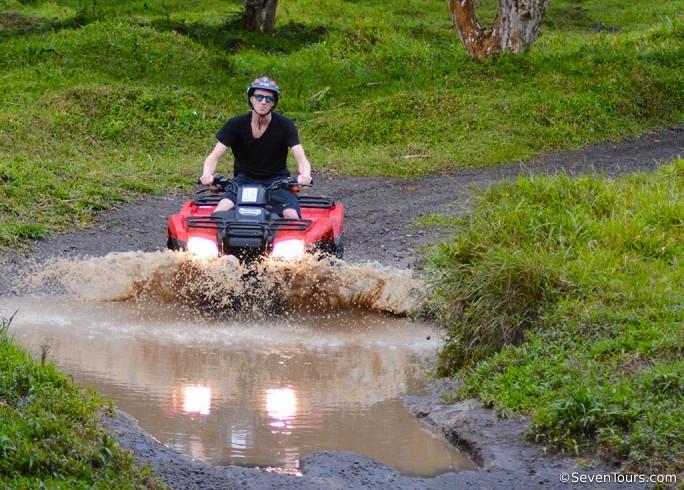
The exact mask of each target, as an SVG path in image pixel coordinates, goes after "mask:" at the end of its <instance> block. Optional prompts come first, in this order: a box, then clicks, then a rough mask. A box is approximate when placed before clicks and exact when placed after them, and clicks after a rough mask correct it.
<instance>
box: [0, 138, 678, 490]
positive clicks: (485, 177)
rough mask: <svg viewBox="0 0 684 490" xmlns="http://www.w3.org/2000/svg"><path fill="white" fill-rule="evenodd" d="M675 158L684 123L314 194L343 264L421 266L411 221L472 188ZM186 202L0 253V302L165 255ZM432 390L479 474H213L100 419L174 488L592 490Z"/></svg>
mask: <svg viewBox="0 0 684 490" xmlns="http://www.w3.org/2000/svg"><path fill="white" fill-rule="evenodd" d="M678 156H684V128H677V129H670V130H663V131H659V132H654V133H649V134H646V135H644V136H642V137H640V138H636V139H631V140H626V141H622V142H619V143H612V142H606V143H601V144H596V145H592V146H590V147H587V148H585V149H583V150H579V151H574V152H559V153H553V154H549V155H546V156H544V157H542V158H539V159H536V160H533V161H529V162H524V163H519V164H509V165H505V166H501V167H497V168H486V169H476V170H467V171H462V172H459V173H455V174H445V175H432V176H428V177H422V178H415V179H410V180H407V179H399V178H386V177H336V176H331V175H318V176H317V182H316V187H315V188H314V189H313V190H312V191H311V193H312V194H314V193H315V194H325V195H331V196H334V197H335V199H337V200H338V201H340V202H343V203H344V204H345V206H346V207H347V225H346V230H345V237H346V259H347V260H349V261H351V262H361V261H369V260H370V261H378V262H380V263H381V264H384V265H392V266H396V267H400V268H406V267H410V268H414V269H420V266H421V264H420V261H421V253H420V250H421V247H423V246H425V245H428V244H431V243H435V242H436V241H438V240H440V239H443V238H444V236H442V235H440V233H439V232H435V231H431V230H424V229H421V230H417V229H415V228H411V227H410V223H411V222H412V220H413V219H414V218H416V217H418V216H422V215H426V214H431V213H445V214H460V213H463V212H464V211H465V210H466V209H467V208H468V205H469V201H468V188H469V187H472V186H483V185H489V184H491V183H493V182H496V181H499V180H502V179H510V178H513V177H515V176H517V175H524V174H553V173H557V172H565V173H567V174H571V175H576V174H583V173H591V172H593V173H601V174H605V175H608V176H615V175H619V174H623V173H629V172H635V171H650V170H653V169H655V168H656V167H658V166H659V165H661V164H663V163H667V162H669V161H671V160H673V159H674V158H676V157H678ZM184 199H185V197H184V196H167V197H145V198H140V199H139V200H137V201H136V202H133V203H130V204H127V205H125V206H122V207H121V208H119V209H117V210H115V211H112V212H109V213H107V214H105V215H103V216H102V217H101V218H100V219H99V220H98V221H97V223H96V224H95V225H94V226H93V227H91V228H89V229H87V230H83V231H79V232H75V233H69V234H63V235H57V236H52V237H49V238H47V239H45V240H42V241H40V242H38V243H36V244H35V245H34V246H33V247H32V248H31V249H30V250H29V251H28V252H27V253H25V254H24V255H22V256H17V255H10V254H5V255H3V256H0V266H1V267H3V270H4V271H5V279H6V280H5V282H3V284H2V285H0V295H11V294H14V293H16V291H14V290H13V287H12V285H11V281H8V280H7V279H8V278H11V277H13V276H16V275H17V274H18V272H19V271H20V270H22V269H23V268H24V267H25V265H26V264H27V262H28V261H29V260H30V261H36V260H37V261H41V260H46V259H50V258H54V257H57V256H63V257H64V256H66V257H76V256H101V255H105V254H107V253H109V252H115V251H130V250H142V251H154V250H160V249H163V248H164V247H165V241H166V221H165V220H166V217H167V216H168V215H169V214H171V213H173V212H175V211H176V210H177V209H178V207H179V205H180V203H181V202H182V201H183V200H184ZM434 389H435V391H434V393H433V394H432V395H431V396H427V397H411V398H410V399H407V400H406V403H407V405H408V406H409V407H410V408H411V410H413V412H414V413H415V414H416V415H417V416H418V417H420V418H421V419H423V420H424V421H425V422H426V424H427V425H428V426H430V427H431V428H432V429H433V430H435V431H436V432H439V433H442V434H443V435H444V436H445V437H446V438H447V439H449V440H450V441H451V442H452V443H454V444H456V445H458V446H459V447H461V448H462V449H465V450H466V451H469V452H470V453H471V454H472V455H473V457H474V459H475V461H476V462H477V463H478V464H480V465H481V467H482V471H462V472H458V473H448V474H445V475H441V476H439V477H435V478H432V479H424V478H411V477H407V476H403V475H400V474H398V473H396V472H395V471H394V470H392V469H390V468H387V467H384V466H382V465H379V464H377V463H375V462H374V461H372V460H369V459H368V458H365V457H363V456H359V455H353V454H346V453H316V454H312V455H309V456H307V457H305V458H304V460H303V472H304V476H302V477H294V476H286V475H277V474H273V473H267V472H264V471H259V470H255V469H248V468H238V467H221V468H216V467H209V466H207V465H205V464H202V463H200V462H197V461H191V460H190V459H189V458H187V457H185V456H183V455H180V454H178V453H176V452H174V451H173V450H171V449H169V448H166V447H164V446H162V445H160V444H159V443H157V442H156V441H155V440H154V439H153V438H151V437H150V436H149V435H147V434H145V433H144V432H143V431H142V430H141V429H140V428H139V427H138V426H137V425H136V424H135V421H133V420H131V419H130V418H129V417H126V416H125V415H124V414H119V415H117V417H115V418H114V419H109V420H107V421H105V422H106V423H107V424H108V425H109V426H110V427H111V428H112V430H113V431H114V432H115V433H116V434H117V437H118V439H119V441H120V442H121V444H122V445H124V446H125V447H129V448H131V449H132V450H133V451H134V453H135V454H136V455H137V457H138V458H140V460H141V461H146V462H149V463H150V464H152V466H153V467H154V470H155V472H156V474H157V475H158V476H159V477H160V478H161V479H162V480H164V481H165V482H167V484H168V485H169V486H170V487H171V488H179V489H180V488H183V489H189V488H202V489H208V488H234V487H241V486H244V487H249V488H273V487H278V488H393V489H394V488H412V489H413V488H454V489H455V488H521V489H522V488H525V489H527V488H531V487H537V488H563V489H570V488H585V489H586V488H596V487H594V486H592V485H588V484H577V485H572V484H561V483H559V474H560V473H561V472H563V471H570V472H572V471H579V472H580V473H590V472H592V470H590V469H587V468H584V469H579V465H578V463H577V462H575V461H573V460H570V459H564V458H561V457H547V456H544V453H543V451H542V449H541V448H540V447H538V446H535V445H532V444H528V443H525V442H523V441H522V435H523V434H524V432H525V431H526V429H527V427H528V424H529V421H527V420H526V419H524V418H513V419H506V420H497V418H496V417H495V415H494V414H492V413H491V411H488V410H484V409H482V408H481V407H480V406H479V405H478V404H477V403H475V402H466V403H462V404H458V405H453V406H442V405H440V402H439V400H440V393H441V392H442V391H443V390H444V389H446V387H445V385H444V384H443V383H435V387H434ZM618 486H619V488H640V487H639V486H636V485H635V486H629V485H625V484H622V485H616V486H611V485H602V486H601V488H618Z"/></svg>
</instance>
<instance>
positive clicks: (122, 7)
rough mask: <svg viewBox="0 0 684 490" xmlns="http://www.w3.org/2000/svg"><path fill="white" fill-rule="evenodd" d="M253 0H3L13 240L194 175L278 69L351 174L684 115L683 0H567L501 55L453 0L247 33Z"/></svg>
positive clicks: (291, 111) (398, 1)
mask: <svg viewBox="0 0 684 490" xmlns="http://www.w3.org/2000/svg"><path fill="white" fill-rule="evenodd" d="M242 4H243V2H241V1H238V0H235V1H227V0H198V1H195V2H191V3H188V2H180V1H163V2H162V1H161V0H146V1H125V2H124V1H111V2H91V1H87V2H86V1H84V0H60V1H44V0H35V1H30V2H28V1H18V0H0V53H2V54H1V55H0V244H4V245H8V244H12V243H16V242H21V241H25V240H27V239H31V238H39V237H41V236H43V235H44V234H45V233H49V232H52V231H56V230H65V229H69V228H70V227H73V226H74V225H76V226H80V225H83V224H87V223H89V222H90V221H92V219H93V216H94V215H95V214H96V213H97V212H98V211H100V210H101V209H104V208H107V207H109V206H111V205H112V204H113V203H115V202H117V201H121V200H126V199H128V198H129V197H130V196H131V195H134V194H137V193H141V192H143V193H149V192H167V191H169V190H171V189H177V188H179V187H181V186H183V185H185V183H187V182H188V180H189V179H190V178H192V177H193V176H196V174H197V173H198V172H199V168H200V164H201V161H202V159H203V157H204V156H205V154H206V153H207V152H208V150H209V149H210V147H211V146H212V144H213V142H214V139H213V134H214V132H215V131H216V129H217V128H218V127H219V125H220V124H221V123H222V122H223V121H224V120H225V119H226V118H227V117H229V116H230V115H232V114H234V113H236V112H239V111H243V110H245V107H246V106H245V103H244V100H243V98H244V89H245V86H246V83H247V82H248V81H249V80H251V79H252V78H253V77H255V76H256V75H258V74H262V73H268V74H270V75H271V76H273V77H275V78H276V79H277V80H278V81H279V82H280V83H281V85H282V87H283V100H282V103H281V105H280V109H281V110H282V112H284V113H285V114H287V115H288V116H291V117H293V118H295V119H296V120H297V123H298V125H299V127H300V130H301V133H302V138H303V141H304V143H305V147H306V148H307V149H308V151H309V153H310V156H311V159H312V161H313V162H314V165H315V166H316V167H317V168H319V169H327V170H330V171H337V172H344V173H349V174H393V175H412V174H421V173H427V172H433V171H438V170H456V169H459V168H464V167H471V166H484V165H495V164H497V163H500V162H507V161H511V160H517V159H525V158H529V157H532V156H534V155H539V154H541V153H544V152H547V151H549V150H557V149H568V148H576V147H580V146H582V145H585V144H587V143H589V142H593V141H599V140H605V139H617V138H622V137H624V136H627V135H633V134H637V133H639V132H642V131H644V130H646V129H648V128H654V127H659V126H666V125H677V124H681V122H682V117H683V116H684V75H683V73H684V47H683V46H684V43H683V42H682V41H683V40H684V18H683V17H682V13H683V10H684V9H683V7H682V5H683V2H682V1H681V0H654V1H652V2H636V3H635V2H630V1H628V0H615V1H612V2H609V3H606V2H603V1H599V0H587V1H583V2H576V1H575V0H558V1H554V2H552V4H551V7H550V11H549V14H548V17H547V19H546V21H545V23H544V26H543V29H542V30H543V35H542V37H541V38H540V39H539V41H538V42H537V44H536V45H535V46H534V49H533V50H532V51H531V52H529V53H528V54H526V55H524V56H518V57H503V58H501V59H499V60H495V61H492V62H488V63H484V64H476V63H473V62H471V61H470V60H468V59H467V58H466V55H465V53H464V51H463V49H462V48H461V46H460V44H459V41H458V39H457V36H456V35H455V34H454V32H453V27H452V25H451V22H450V18H449V13H448V10H447V8H446V5H445V4H444V2H443V1H442V0H418V1H416V0H393V1H389V0H383V1H373V2H338V1H333V0H322V1H321V0H315V1H314V0H282V1H281V2H280V7H279V13H278V25H277V29H278V32H277V33H276V34H275V35H254V34H251V33H247V32H244V31H243V30H242V29H241V28H240V23H239V15H240V12H241V10H242ZM494 5H495V2H494V1H493V0H485V1H483V2H482V9H483V15H482V16H483V18H489V17H491V16H492V15H493V10H492V9H493V6H494ZM407 156H410V158H405V157H407ZM224 168H228V165H227V164H226V167H224Z"/></svg>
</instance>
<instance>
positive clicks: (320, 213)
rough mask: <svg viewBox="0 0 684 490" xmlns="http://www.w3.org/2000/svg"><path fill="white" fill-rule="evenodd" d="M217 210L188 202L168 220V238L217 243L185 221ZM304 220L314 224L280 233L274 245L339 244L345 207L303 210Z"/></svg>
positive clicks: (214, 235) (205, 230)
mask: <svg viewBox="0 0 684 490" xmlns="http://www.w3.org/2000/svg"><path fill="white" fill-rule="evenodd" d="M214 208H215V206H197V205H196V204H194V203H193V202H192V200H188V201H186V202H185V203H184V204H183V206H182V207H181V209H180V212H179V213H178V214H174V215H171V216H169V219H168V228H169V236H170V237H173V238H175V239H177V240H179V241H182V242H186V243H187V241H188V238H190V236H201V237H203V238H208V239H210V240H213V241H214V242H217V241H218V237H217V233H216V230H215V229H212V228H188V227H187V225H186V223H185V219H186V218H188V217H194V216H211V214H212V213H213V212H214ZM301 210H302V218H303V219H309V220H311V221H312V222H313V223H312V224H311V226H310V227H309V228H308V229H307V230H304V231H278V232H276V234H275V236H274V238H273V242H274V243H276V242H278V241H280V240H283V239H299V240H302V239H303V240H304V242H305V243H306V244H307V245H309V246H313V247H315V246H316V245H318V244H321V243H324V242H329V241H336V240H338V239H339V237H340V235H341V234H342V231H343V230H344V206H343V205H342V204H339V203H336V204H334V205H333V206H332V207H331V208H307V207H302V208H301Z"/></svg>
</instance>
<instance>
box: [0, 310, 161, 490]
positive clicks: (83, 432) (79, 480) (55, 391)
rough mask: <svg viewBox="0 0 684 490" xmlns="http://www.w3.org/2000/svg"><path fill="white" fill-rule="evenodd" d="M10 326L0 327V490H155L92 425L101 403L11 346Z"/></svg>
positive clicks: (142, 472)
mask: <svg viewBox="0 0 684 490" xmlns="http://www.w3.org/2000/svg"><path fill="white" fill-rule="evenodd" d="M10 323H11V320H8V319H2V323H1V324H0V486H2V488H51V489H69V490H71V489H79V488H83V489H86V488H140V489H143V488H144V489H147V488H162V486H161V485H160V484H158V483H157V482H155V481H154V479H153V478H151V477H150V473H149V471H148V470H146V469H140V468H137V467H135V466H134V464H133V458H132V457H131V456H130V454H129V453H127V452H124V451H123V450H122V449H121V448H120V447H119V446H118V444H117V443H116V441H115V440H114V439H113V438H111V437H109V436H108V435H106V434H105V433H104V431H103V430H102V428H100V427H99V426H98V425H97V422H98V420H99V418H100V415H101V413H102V411H103V410H105V409H106V407H105V405H104V404H103V401H102V400H101V399H100V398H99V397H97V396H96V395H95V394H94V393H92V392H83V391H82V390H80V389H79V388H77V387H76V386H75V385H74V384H73V383H72V382H71V381H69V380H68V379H67V378H66V376H64V375H63V374H60V373H59V372H57V370H55V369H54V367H53V366H52V365H51V364H50V363H45V362H36V361H34V360H33V359H32V358H31V357H30V356H29V355H28V354H27V353H26V352H25V351H23V350H21V349H19V348H17V347H16V346H15V345H14V343H13V342H12V338H11V336H9V335H8V328H9V326H10Z"/></svg>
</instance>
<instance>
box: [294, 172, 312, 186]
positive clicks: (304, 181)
mask: <svg viewBox="0 0 684 490" xmlns="http://www.w3.org/2000/svg"><path fill="white" fill-rule="evenodd" d="M297 183H298V184H301V185H311V184H312V183H313V179H312V178H311V175H304V174H299V175H297Z"/></svg>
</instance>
